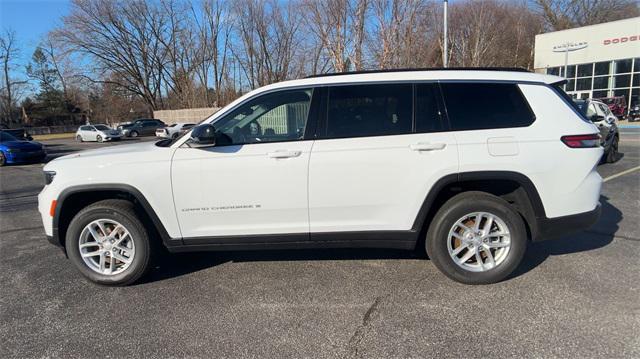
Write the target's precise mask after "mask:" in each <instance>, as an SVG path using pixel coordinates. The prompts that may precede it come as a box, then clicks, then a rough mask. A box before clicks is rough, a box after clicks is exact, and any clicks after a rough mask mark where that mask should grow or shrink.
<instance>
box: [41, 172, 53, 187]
mask: <svg viewBox="0 0 640 359" xmlns="http://www.w3.org/2000/svg"><path fill="white" fill-rule="evenodd" d="M55 176H56V173H55V172H54V171H44V184H45V185H49V184H51V182H53V178H54V177H55Z"/></svg>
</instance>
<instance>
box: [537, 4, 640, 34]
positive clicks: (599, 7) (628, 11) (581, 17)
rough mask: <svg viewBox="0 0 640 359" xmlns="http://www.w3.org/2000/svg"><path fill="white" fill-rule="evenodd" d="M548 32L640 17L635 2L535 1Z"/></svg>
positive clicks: (639, 10)
mask: <svg viewBox="0 0 640 359" xmlns="http://www.w3.org/2000/svg"><path fill="white" fill-rule="evenodd" d="M535 3H536V4H537V6H538V8H539V10H540V12H541V13H542V15H543V17H544V20H545V24H546V26H547V28H548V29H549V30H564V29H569V28H573V27H579V26H586V25H593V24H599V23H603V22H608V21H614V20H620V19H626V18H631V17H634V16H638V15H640V8H639V3H638V1H637V0H536V1H535Z"/></svg>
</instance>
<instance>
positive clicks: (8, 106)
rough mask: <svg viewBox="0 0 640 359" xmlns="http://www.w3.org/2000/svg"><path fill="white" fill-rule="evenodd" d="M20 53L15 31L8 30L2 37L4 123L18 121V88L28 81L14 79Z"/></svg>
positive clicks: (0, 46)
mask: <svg viewBox="0 0 640 359" xmlns="http://www.w3.org/2000/svg"><path fill="white" fill-rule="evenodd" d="M19 54H20V52H19V49H18V44H17V40H16V33H15V31H13V30H6V31H4V32H3V33H2V35H1V36H0V62H1V63H2V88H0V96H1V101H0V105H1V106H2V109H1V112H2V121H3V122H6V123H12V122H13V121H14V120H16V117H17V114H16V107H17V104H16V102H17V98H18V93H17V92H18V87H19V86H21V85H23V84H25V83H26V81H24V80H18V79H16V78H14V77H13V74H12V72H13V70H14V69H15V66H16V64H15V62H16V60H17V58H18V56H19Z"/></svg>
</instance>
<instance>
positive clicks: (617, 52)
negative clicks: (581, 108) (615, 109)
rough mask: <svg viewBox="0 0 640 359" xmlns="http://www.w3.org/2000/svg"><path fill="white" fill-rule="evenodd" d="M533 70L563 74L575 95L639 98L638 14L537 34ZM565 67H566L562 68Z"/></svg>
mask: <svg viewBox="0 0 640 359" xmlns="http://www.w3.org/2000/svg"><path fill="white" fill-rule="evenodd" d="M534 68H535V71H536V72H539V73H547V74H552V75H559V76H562V77H566V78H567V80H568V82H567V85H566V89H565V90H566V91H567V93H569V94H570V95H572V96H574V97H577V98H603V97H614V96H624V97H625V100H626V103H627V104H628V105H630V104H636V103H638V102H639V100H640V98H639V96H640V17H635V18H631V19H626V20H619V21H613V22H608V23H604V24H598V25H591V26H585V27H580V28H575V29H569V30H562V31H555V32H550V33H546V34H540V35H537V36H536V42H535V59H534ZM565 68H566V70H565Z"/></svg>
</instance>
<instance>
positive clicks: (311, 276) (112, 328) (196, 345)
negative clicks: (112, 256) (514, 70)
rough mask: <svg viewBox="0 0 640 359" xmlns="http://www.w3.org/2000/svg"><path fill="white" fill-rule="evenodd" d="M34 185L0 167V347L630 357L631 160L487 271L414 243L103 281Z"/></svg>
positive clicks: (634, 232)
mask: <svg viewBox="0 0 640 359" xmlns="http://www.w3.org/2000/svg"><path fill="white" fill-rule="evenodd" d="M47 145H48V147H49V149H50V152H51V153H52V154H53V155H60V154H63V153H69V152H71V151H75V150H77V149H78V148H87V147H97V146H103V145H99V144H81V145H78V144H73V143H71V144H70V143H69V141H65V140H57V141H50V142H48V143H47ZM621 151H623V152H624V157H623V158H622V159H621V160H620V161H619V162H618V163H616V164H612V165H602V166H600V167H599V171H600V173H601V174H602V176H603V177H605V178H609V177H610V176H612V175H615V174H617V173H620V172H621V171H624V170H626V169H630V168H633V167H636V166H639V165H640V133H639V132H637V131H634V132H633V133H628V134H624V135H623V141H622V146H621ZM548 160H553V159H548ZM41 187H42V179H41V165H29V166H13V167H8V168H2V169H0V269H1V270H0V288H1V291H0V338H1V342H0V357H3V358H7V357H49V356H51V357H103V356H111V357H158V356H162V357H167V356H174V357H175V356H178V357H185V356H190V357H278V358H283V357H385V358H386V357H479V356H483V357H484V356H486V357H578V356H581V357H598V358H601V357H640V335H639V333H640V299H639V298H640V291H639V288H640V282H639V281H638V279H639V278H640V229H638V224H640V171H636V172H632V173H629V174H626V175H623V176H620V177H616V178H613V179H610V180H607V182H606V183H605V185H604V188H603V196H602V202H603V206H604V207H603V209H604V213H603V217H602V219H601V220H600V222H599V223H598V224H597V225H596V226H595V227H594V228H592V229H591V230H589V231H588V232H584V233H581V234H577V235H574V236H570V237H567V238H564V239H561V240H557V241H550V242H543V243H537V244H533V245H531V246H530V248H529V251H528V253H527V256H526V258H525V260H524V263H523V264H522V265H521V267H520V268H519V270H518V272H517V274H516V275H515V276H514V277H513V278H511V279H509V280H507V281H505V282H502V283H499V284H495V285H490V286H465V285H461V284H457V283H455V282H452V281H450V280H448V279H446V278H445V277H444V276H443V275H441V274H440V273H439V272H438V271H437V270H436V269H435V267H434V266H433V264H432V263H430V262H429V260H427V259H425V258H423V257H422V256H420V255H418V254H415V253H410V252H402V251H388V250H340V251H335V250H333V251H274V252H263V253H246V252H245V253H206V254H185V255H180V256H174V257H171V258H169V259H167V260H165V261H164V262H163V263H162V264H160V265H159V266H158V267H157V268H154V270H153V271H152V273H151V275H150V276H149V277H148V278H147V279H146V281H145V282H144V283H141V284H138V285H136V286H132V287H127V288H108V287H101V286H97V285H94V284H91V283H89V282H87V281H85V280H83V279H82V278H81V277H80V276H79V274H77V273H76V272H75V270H74V269H73V268H72V267H71V265H70V263H69V262H68V261H67V260H66V259H65V257H64V255H63V254H62V252H61V251H59V250H57V249H55V248H54V247H52V246H50V245H49V244H48V243H47V242H46V241H45V239H44V233H43V230H42V228H41V224H40V218H39V216H38V214H37V211H36V195H37V193H38V192H39V191H40V189H41Z"/></svg>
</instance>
